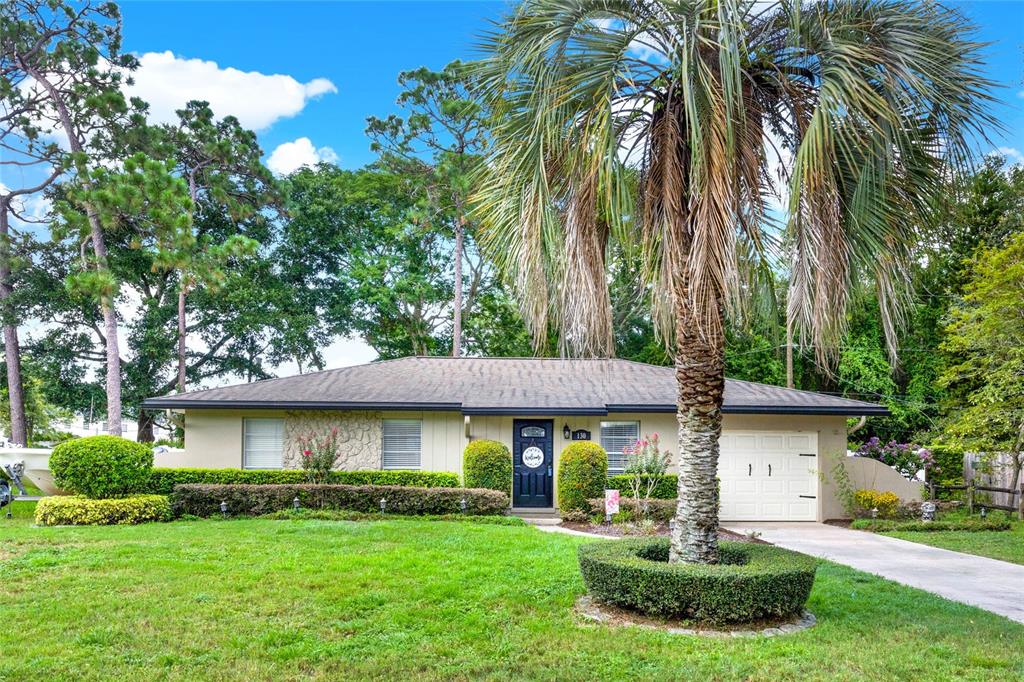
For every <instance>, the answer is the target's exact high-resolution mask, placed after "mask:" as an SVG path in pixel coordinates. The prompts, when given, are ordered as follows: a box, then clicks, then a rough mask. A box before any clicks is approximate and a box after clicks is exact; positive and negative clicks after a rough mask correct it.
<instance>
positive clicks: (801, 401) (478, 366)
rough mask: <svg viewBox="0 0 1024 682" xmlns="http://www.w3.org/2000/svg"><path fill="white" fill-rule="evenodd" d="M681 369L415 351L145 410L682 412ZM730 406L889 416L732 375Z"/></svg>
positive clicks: (872, 407) (161, 401)
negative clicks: (425, 354) (432, 354)
mask: <svg viewBox="0 0 1024 682" xmlns="http://www.w3.org/2000/svg"><path fill="white" fill-rule="evenodd" d="M675 402H676V377H675V369H674V368H671V367H658V366H655V365H645V364H642V363H639V362H631V361H628V360H561V359H552V358H447V357H410V358H402V359H399V360H386V361H381V362H372V363H370V364H366V365H357V366H355V367H342V368H339V369H329V370H325V371H322V372H315V373H312V374H302V375H298V376H292V377H282V378H280V379H266V380H264V381H257V382H253V383H249V384H237V385H235V386H224V387H220V388H211V389H207V390H203V391H192V392H190V393H180V394H177V395H169V396H164V397H160V398H149V399H148V400H146V401H144V402H143V407H146V408H161V409H163V408H170V409H185V408H233V409H237V408H278V409H281V408H284V409H373V410H455V411H461V412H463V413H464V414H535V415H536V414H606V413H608V412H675V409H676V408H675ZM723 410H724V411H725V412H732V413H755V414H756V413H769V414H836V415H846V416H859V415H884V414H888V411H887V410H886V408H885V407H883V406H881V405H876V404H874V403H867V402H862V401H860V400H849V399H847V398H839V397H836V396H831V395H825V394H821V393H812V392H809V391H797V390H793V389H788V388H781V387H779V386H769V385H766V384H756V383H752V382H749V381H737V380H734V379H727V380H726V385H725V404H724V408H723Z"/></svg>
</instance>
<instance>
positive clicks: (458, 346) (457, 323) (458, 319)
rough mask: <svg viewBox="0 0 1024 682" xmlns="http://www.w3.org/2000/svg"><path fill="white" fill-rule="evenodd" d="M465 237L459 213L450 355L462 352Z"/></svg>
mask: <svg viewBox="0 0 1024 682" xmlns="http://www.w3.org/2000/svg"><path fill="white" fill-rule="evenodd" d="M465 238H466V221H465V218H463V217H462V216H461V215H460V216H459V219H458V220H457V221H456V222H455V300H454V302H453V303H452V307H453V308H454V309H455V310H454V316H455V319H454V323H453V325H452V357H453V358H457V357H459V356H460V355H461V354H462V250H463V248H464V241H465Z"/></svg>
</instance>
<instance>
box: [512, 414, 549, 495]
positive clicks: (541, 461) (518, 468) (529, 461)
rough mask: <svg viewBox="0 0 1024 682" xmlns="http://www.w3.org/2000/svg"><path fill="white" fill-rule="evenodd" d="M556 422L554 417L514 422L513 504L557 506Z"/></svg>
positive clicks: (516, 420)
mask: <svg viewBox="0 0 1024 682" xmlns="http://www.w3.org/2000/svg"><path fill="white" fill-rule="evenodd" d="M553 429H554V422H553V421H551V420H550V419H515V420H513V421H512V430H513V433H512V443H513V447H512V466H513V468H514V470H515V474H514V475H513V477H512V506H513V507H551V506H553V505H554V497H553V495H552V486H553V483H554V480H553V479H554V475H553V467H554V464H553V462H554V457H553V450H554V433H553Z"/></svg>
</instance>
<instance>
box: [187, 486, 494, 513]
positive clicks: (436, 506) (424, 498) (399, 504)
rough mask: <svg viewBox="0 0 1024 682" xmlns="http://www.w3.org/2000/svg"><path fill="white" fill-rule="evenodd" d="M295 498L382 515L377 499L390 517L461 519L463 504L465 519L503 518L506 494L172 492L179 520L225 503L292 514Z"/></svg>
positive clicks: (274, 489)
mask: <svg viewBox="0 0 1024 682" xmlns="http://www.w3.org/2000/svg"><path fill="white" fill-rule="evenodd" d="M296 497H298V498H299V501H300V503H301V504H302V506H303V507H306V508H310V509H345V510H349V511H356V512H368V513H372V512H377V513H379V512H380V500H381V498H384V499H385V500H387V506H386V508H385V511H386V513H388V514H402V515H417V516H419V515H423V514H459V513H461V512H462V510H461V506H460V502H461V501H462V500H463V499H465V500H466V512H465V513H467V514H475V515H487V514H504V513H505V510H506V509H507V508H508V495H506V494H505V493H502V492H498V491H497V490H476V489H471V488H413V487H410V486H397V485H330V484H328V485H315V484H312V483H305V484H298V485H273V484H271V485H207V484H198V485H193V484H187V485H177V486H175V487H174V493H173V494H172V495H171V505H172V508H173V509H174V512H175V513H176V514H178V515H182V514H191V515H193V516H214V515H217V514H220V513H221V512H220V503H221V502H227V505H228V514H229V515H231V516H240V515H242V516H260V515H263V514H270V513H273V512H276V511H280V510H282V509H291V508H292V500H294V499H295V498H296Z"/></svg>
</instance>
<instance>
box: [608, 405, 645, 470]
mask: <svg viewBox="0 0 1024 682" xmlns="http://www.w3.org/2000/svg"><path fill="white" fill-rule="evenodd" d="M615 426H632V427H634V428H635V429H636V437H635V438H632V439H631V441H630V442H629V443H628V444H627V443H623V444H622V445H623V447H625V446H626V445H633V443H635V442H636V441H638V440H640V422H639V421H638V420H635V419H630V420H624V421H607V422H601V433H600V440H601V447H602V448H604V450H605V452H607V453H608V475H609V476H615V475H616V474H621V473H623V472H624V471H625V470H626V456H625V455H624V454H622V448H618V449H612V448H610V447H609V446H608V442H607V441H606V440H605V433H604V430H605V428H611V427H615Z"/></svg>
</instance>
